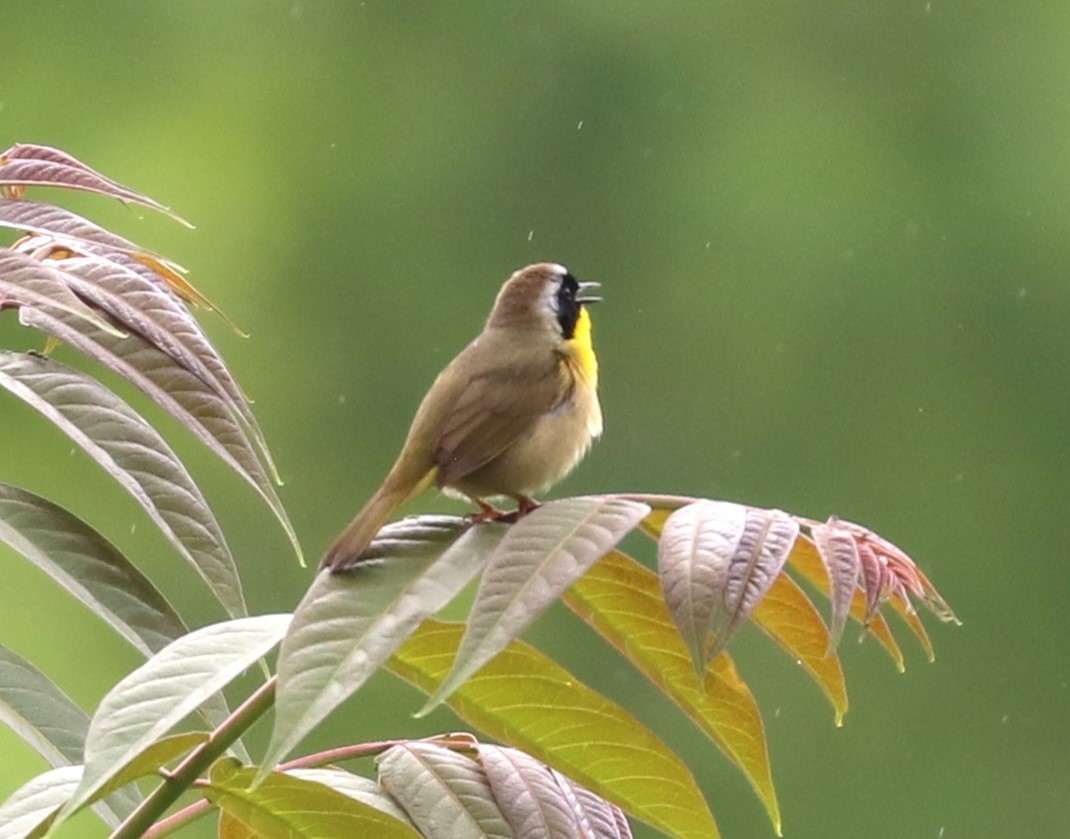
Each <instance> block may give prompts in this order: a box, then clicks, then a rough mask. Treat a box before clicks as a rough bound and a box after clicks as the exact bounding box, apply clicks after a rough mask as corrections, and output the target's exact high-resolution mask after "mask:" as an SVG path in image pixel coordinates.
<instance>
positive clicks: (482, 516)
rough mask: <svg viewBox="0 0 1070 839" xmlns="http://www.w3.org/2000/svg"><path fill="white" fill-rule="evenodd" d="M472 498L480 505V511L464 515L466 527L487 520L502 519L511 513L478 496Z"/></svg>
mask: <svg viewBox="0 0 1070 839" xmlns="http://www.w3.org/2000/svg"><path fill="white" fill-rule="evenodd" d="M472 500H473V501H475V502H476V504H478V505H479V512H478V513H469V514H468V515H467V516H465V517H464V518H465V525H466V527H471V526H472V525H473V524H482V523H483V522H485V521H502V520H503V519H506V518H508V516H509V515H510V513H505V512H503V511H501V510H498V509H496V508H495V507H491V506H490V504H488V503H487V502H486V501H480V500H479V499H478V498H473V499H472Z"/></svg>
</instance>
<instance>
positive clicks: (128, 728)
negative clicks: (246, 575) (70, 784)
mask: <svg viewBox="0 0 1070 839" xmlns="http://www.w3.org/2000/svg"><path fill="white" fill-rule="evenodd" d="M289 622H290V616H289V615H261V616H258V617H252V618H240V619H237V620H232V621H226V622H224V623H217V624H213V625H212V626H206V627H203V628H202V629H198V630H195V631H194V632H191V633H189V634H188V635H185V636H183V637H182V638H179V639H178V640H177V641H174V642H173V643H172V644H170V645H168V646H167V647H164V648H163V649H162V650H161V651H160V652H158V653H157V654H156V655H155V656H153V657H152V658H151V659H149V660H148V661H147V662H145V664H143V665H142V666H141V667H139V668H138V669H137V670H135V671H134V672H133V673H131V674H130V675H129V676H127V677H126V678H124V679H123V680H121V681H120V682H119V683H118V684H117V685H116V686H115V687H114V688H112V689H111V691H109V692H108V694H107V695H106V696H105V697H104V699H103V700H101V703H100V707H99V708H97V712H96V714H95V715H94V716H93V719H92V721H91V722H90V726H89V733H88V735H87V737H86V744H85V765H86V771H85V775H84V777H83V778H82V782H81V783H80V784H79V786H78V790H77V791H76V793H75V794H74V795H73V796H72V798H71V800H70V801H69V802H68V804H67V806H65V807H64V808H63V812H62V813H61V818H65V817H67V816H69V815H70V814H71V813H73V812H74V811H75V810H77V809H78V808H79V807H80V806H82V805H83V804H84V803H85V802H86V801H88V800H90V798H91V797H92V796H93V795H94V793H96V792H97V791H98V790H99V789H100V788H101V787H103V786H104V785H105V784H107V783H108V781H110V780H111V779H112V778H113V777H115V775H116V774H117V773H118V772H119V771H121V770H122V768H123V767H124V766H126V765H127V764H128V763H130V761H132V760H133V759H134V758H136V757H137V756H138V755H139V754H141V753H142V752H143V751H145V750H146V749H148V748H149V747H151V746H152V744H153V743H154V742H156V741H157V740H158V739H159V738H160V737H162V736H163V735H164V734H165V733H166V732H167V731H169V730H170V729H171V728H173V727H174V726H175V725H177V724H178V723H179V722H181V721H182V720H183V719H184V718H185V717H186V716H187V715H189V714H190V713H191V712H192V711H194V710H196V708H197V707H198V706H199V705H200V704H201V703H202V702H204V701H205V700H206V699H208V698H209V697H211V696H212V695H213V694H215V693H217V692H218V691H220V690H222V689H223V688H224V687H225V686H226V685H227V684H229V683H230V682H231V681H233V680H234V679H235V678H237V677H238V676H239V675H240V674H241V673H242V671H244V670H245V669H246V668H248V667H249V666H251V665H252V664H255V663H256V661H257V660H258V659H260V658H261V657H263V656H264V655H266V654H267V653H268V652H269V651H270V650H271V649H272V648H273V647H274V646H275V645H276V644H278V643H279V641H280V640H281V638H282V636H283V633H284V632H285V631H286V627H287V625H288V624H289Z"/></svg>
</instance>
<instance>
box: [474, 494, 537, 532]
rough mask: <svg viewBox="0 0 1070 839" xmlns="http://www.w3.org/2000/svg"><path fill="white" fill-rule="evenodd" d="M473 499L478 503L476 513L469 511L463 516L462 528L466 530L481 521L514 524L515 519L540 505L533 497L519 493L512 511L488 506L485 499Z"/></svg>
mask: <svg viewBox="0 0 1070 839" xmlns="http://www.w3.org/2000/svg"><path fill="white" fill-rule="evenodd" d="M472 500H473V501H475V502H476V504H478V505H479V512H478V513H469V514H468V515H467V516H465V523H464V528H465V530H467V529H468V528H469V527H471V526H472V525H475V524H482V523H483V522H488V521H494V522H500V523H502V524H516V522H517V521H519V520H520V519H522V518H524V516H526V515H527V514H528V513H530V512H531V511H532V510H537V509H539V507H541V506H542V505H541V504H539V502H538V501H536V500H535V499H533V498H528V497H527V496H526V495H521V496H520V497H518V498H517V499H516V502H517V507H516V509H515V510H513V512H511V513H506V512H504V511H502V510H499V509H497V508H495V507H492V506H490V504H488V503H487V502H485V501H481V500H479V499H478V498H473V499H472Z"/></svg>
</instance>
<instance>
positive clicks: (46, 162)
mask: <svg viewBox="0 0 1070 839" xmlns="http://www.w3.org/2000/svg"><path fill="white" fill-rule="evenodd" d="M3 186H8V187H10V186H14V187H23V188H25V187H28V186H55V187H63V188H66V189H78V190H83V191H86V192H96V193H98V194H100V195H107V196H109V197H111V198H117V199H119V200H120V201H129V202H130V203H133V204H141V205H142V206H145V207H149V208H151V209H153V210H156V211H157V212H160V213H163V214H164V215H168V216H170V217H171V218H173V219H175V220H176V221H179V222H181V223H182V224H184V225H186V226H187V227H190V226H192V225H190V224H189V222H187V221H186V220H185V219H183V218H182V217H181V216H179V215H178V214H177V213H174V212H172V211H171V210H170V209H168V208H167V207H165V206H163V204H159V203H157V202H156V201H153V200H152V199H151V198H149V197H148V196H147V195H143V194H141V193H139V192H134V191H133V190H132V189H128V188H127V187H125V186H123V185H122V184H120V183H118V182H116V181H113V180H111V178H107V177H105V176H104V175H102V174H100V173H99V172H97V171H95V170H94V169H91V168H90V167H88V166H86V165H85V164H84V163H82V162H81V161H80V160H78V159H77V158H75V157H72V156H71V155H69V154H67V153H66V152H62V151H60V150H59V149H54V148H50V147H49V146H37V145H31V144H25V143H19V144H17V145H14V146H12V147H11V148H9V149H8V150H7V151H4V152H0V187H3Z"/></svg>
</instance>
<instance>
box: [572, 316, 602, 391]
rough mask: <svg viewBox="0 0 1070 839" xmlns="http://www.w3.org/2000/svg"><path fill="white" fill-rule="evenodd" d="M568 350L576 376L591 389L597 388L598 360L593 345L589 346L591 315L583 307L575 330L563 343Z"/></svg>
mask: <svg viewBox="0 0 1070 839" xmlns="http://www.w3.org/2000/svg"><path fill="white" fill-rule="evenodd" d="M565 345H566V346H567V347H568V350H569V363H570V364H571V365H572V368H573V369H574V370H575V371H576V374H577V375H579V376H580V377H581V378H583V379H584V380H585V381H586V382H587V383H588V384H589V385H590V386H591V387H597V386H598V359H597V358H596V357H595V354H594V345H593V344H591V314H590V312H588V311H587V307H586V306H584V307H582V308H581V309H580V315H579V318H577V320H576V329H575V330H574V331H573V333H572V337H571V338H570V339H569V340H568V341H566V342H565Z"/></svg>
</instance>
